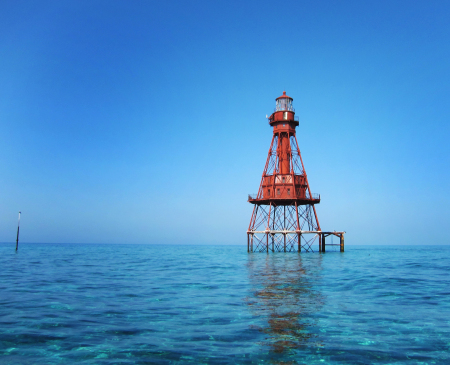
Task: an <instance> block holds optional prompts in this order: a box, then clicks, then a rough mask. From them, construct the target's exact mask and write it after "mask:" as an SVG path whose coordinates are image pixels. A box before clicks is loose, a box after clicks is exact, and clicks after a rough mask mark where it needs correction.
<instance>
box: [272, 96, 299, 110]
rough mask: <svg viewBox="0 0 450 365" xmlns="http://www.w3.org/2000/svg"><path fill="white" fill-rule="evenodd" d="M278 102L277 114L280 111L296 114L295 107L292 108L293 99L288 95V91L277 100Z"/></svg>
mask: <svg viewBox="0 0 450 365" xmlns="http://www.w3.org/2000/svg"><path fill="white" fill-rule="evenodd" d="M275 100H276V101H277V105H276V108H275V111H276V112H280V111H288V112H295V110H294V107H293V106H292V100H294V99H292V98H291V97H290V96H287V95H286V91H283V95H282V96H280V97H278V98H276V99H275Z"/></svg>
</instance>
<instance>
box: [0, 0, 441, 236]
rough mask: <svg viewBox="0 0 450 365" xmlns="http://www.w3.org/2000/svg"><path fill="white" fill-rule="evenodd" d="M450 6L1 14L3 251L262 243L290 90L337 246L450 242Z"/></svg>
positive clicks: (94, 4) (50, 9) (200, 5)
mask: <svg viewBox="0 0 450 365" xmlns="http://www.w3.org/2000/svg"><path fill="white" fill-rule="evenodd" d="M449 19H450V3H449V2H447V1H395V0H388V1H380V0H377V1H360V0H357V1H348V0H347V1H339V2H338V1H282V2H280V1H277V2H276V1H261V0H259V1H195V0H194V1H138V0H136V1H112V0H103V1H92V0H90V1H82V0H77V1H60V0H58V1H20V0H15V1H1V2H0V131H1V132H0V242H12V241H14V240H15V229H16V225H17V212H18V211H19V210H21V211H22V213H23V215H22V222H21V241H23V242H73V243H87V242H94V243H103V242H104V243H106V242H111V243H191V244H196V243H199V244H207V243H211V244H242V245H245V244H246V234H245V231H246V229H247V227H248V223H249V220H250V215H251V209H252V206H251V205H250V204H249V203H247V194H248V193H255V192H257V189H258V186H259V182H260V178H261V173H262V170H263V167H264V163H265V159H266V156H267V151H268V148H269V144H270V140H271V135H272V132H271V129H270V127H269V126H268V124H267V120H266V119H265V115H266V114H270V113H271V112H272V110H273V108H274V105H275V101H274V99H275V98H276V97H278V96H279V95H281V93H282V92H283V90H286V92H287V94H288V95H290V96H292V97H293V98H294V106H295V108H296V111H297V115H298V116H299V117H300V126H299V127H298V130H297V135H298V139H299V143H300V149H301V151H302V156H303V159H304V163H305V168H306V171H307V173H308V177H309V181H310V185H311V190H312V191H313V192H315V193H320V194H321V197H322V202H321V204H320V205H318V206H317V211H318V215H319V220H320V223H321V226H322V228H323V229H325V230H345V231H347V235H346V243H348V244H377V243H380V244H426V243H428V244H447V243H449V240H448V235H447V232H446V230H448V229H449V228H450V227H449V223H450V218H449V206H450V192H449V178H450V169H449V167H450V159H449V153H450V144H449V136H450V133H449V132H450V128H449V119H450V104H449V103H450V25H449V24H450V22H449Z"/></svg>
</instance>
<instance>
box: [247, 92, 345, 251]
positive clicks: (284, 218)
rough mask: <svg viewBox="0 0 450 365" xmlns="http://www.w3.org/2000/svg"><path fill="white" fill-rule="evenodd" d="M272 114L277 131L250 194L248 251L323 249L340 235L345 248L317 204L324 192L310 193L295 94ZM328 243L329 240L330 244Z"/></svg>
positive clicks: (279, 100) (278, 102) (284, 98)
mask: <svg viewBox="0 0 450 365" xmlns="http://www.w3.org/2000/svg"><path fill="white" fill-rule="evenodd" d="M275 101H276V106H275V110H274V112H273V113H272V114H271V115H270V117H268V120H269V125H270V126H271V127H272V129H273V135H272V142H271V144H270V148H269V153H268V156H267V160H266V165H265V167H264V171H263V174H262V178H261V183H260V185H259V190H258V193H257V194H253V195H252V194H250V195H249V196H248V202H249V203H251V204H253V213H252V217H251V219H250V224H249V227H248V230H247V251H248V252H269V251H270V252H277V251H278V252H279V251H281V252H293V251H295V252H301V251H304V252H312V251H314V248H315V247H317V250H318V251H319V252H325V242H326V237H328V236H330V235H334V236H337V237H338V238H339V243H338V244H335V245H339V246H340V251H341V252H343V251H344V233H345V232H336V231H333V232H330V231H322V229H321V227H320V223H319V219H318V217H317V212H316V204H319V203H320V195H319V194H317V193H312V192H311V188H310V186H309V182H308V177H307V175H306V170H305V166H304V165H303V159H302V156H301V154H300V148H299V146H298V141H297V137H296V134H295V129H296V127H297V126H298V125H299V120H298V117H296V116H295V109H294V107H293V98H291V97H290V96H288V95H286V92H285V91H283V95H281V96H280V97H278V98H276V99H275ZM329 245H330V244H329Z"/></svg>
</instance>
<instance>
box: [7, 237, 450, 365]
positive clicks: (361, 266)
mask: <svg viewBox="0 0 450 365" xmlns="http://www.w3.org/2000/svg"><path fill="white" fill-rule="evenodd" d="M244 241H245V240H244V239H243V244H242V245H241V246H188V245H134V244H31V243H28V244H26V243H20V244H19V251H18V252H15V251H14V248H15V244H0V364H21V365H24V364H33V365H34V364H450V247H449V246H395V245H392V246H351V245H347V246H346V248H345V249H346V252H344V253H340V252H327V253H325V254H320V253H317V252H316V253H301V254H298V253H281V252H279V253H269V254H266V253H251V254H248V253H247V252H246V242H244Z"/></svg>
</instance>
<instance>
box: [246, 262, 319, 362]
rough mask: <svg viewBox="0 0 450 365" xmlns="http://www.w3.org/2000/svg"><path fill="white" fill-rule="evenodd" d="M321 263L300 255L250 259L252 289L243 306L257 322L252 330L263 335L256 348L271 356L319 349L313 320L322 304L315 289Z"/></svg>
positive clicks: (317, 330)
mask: <svg viewBox="0 0 450 365" xmlns="http://www.w3.org/2000/svg"><path fill="white" fill-rule="evenodd" d="M312 261H314V262H312ZM321 262H322V257H321V255H318V256H314V257H313V256H312V255H311V256H309V257H308V259H304V258H302V257H301V256H300V255H280V256H278V255H267V256H266V255H264V256H260V255H250V257H249V261H248V274H249V279H250V283H251V287H252V289H251V294H250V295H249V296H248V297H247V298H246V303H247V305H248V306H249V307H250V310H251V312H252V313H253V315H255V317H257V318H258V324H257V325H252V328H256V329H258V330H259V331H260V332H262V333H264V334H265V335H266V337H265V339H264V341H262V342H261V343H260V344H261V345H262V346H268V347H269V351H270V352H271V353H273V354H274V355H276V354H278V355H289V353H292V354H294V353H296V352H297V351H295V350H298V349H305V347H315V348H317V347H321V346H322V344H321V343H320V339H319V337H318V332H319V329H318V325H317V318H315V313H317V312H318V311H319V310H320V309H321V308H322V306H323V301H324V298H323V296H322V294H321V293H320V291H319V290H318V289H317V287H316V285H315V284H316V283H317V281H318V280H320V275H321ZM275 357H276V356H275Z"/></svg>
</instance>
